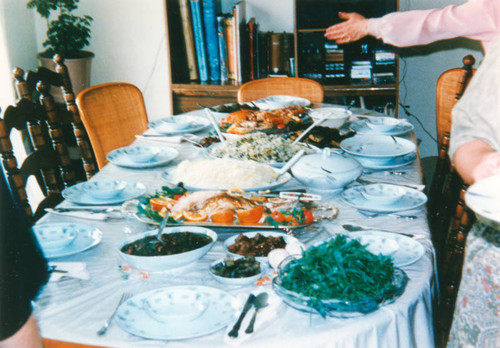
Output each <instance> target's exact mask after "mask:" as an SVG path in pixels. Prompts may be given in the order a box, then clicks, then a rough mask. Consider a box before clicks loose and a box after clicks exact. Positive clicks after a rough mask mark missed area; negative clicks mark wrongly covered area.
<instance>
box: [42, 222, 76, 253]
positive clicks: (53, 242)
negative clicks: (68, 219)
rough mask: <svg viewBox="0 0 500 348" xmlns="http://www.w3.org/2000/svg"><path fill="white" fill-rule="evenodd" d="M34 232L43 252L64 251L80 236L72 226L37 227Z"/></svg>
mask: <svg viewBox="0 0 500 348" xmlns="http://www.w3.org/2000/svg"><path fill="white" fill-rule="evenodd" d="M33 231H34V233H35V236H36V238H37V239H38V243H40V246H41V247H42V249H43V250H56V249H62V248H64V247H66V246H67V245H69V244H70V243H71V242H73V241H74V240H75V238H76V237H77V235H78V233H77V230H76V228H75V227H74V226H73V225H71V224H69V225H65V226H62V225H59V224H41V225H35V226H34V227H33Z"/></svg>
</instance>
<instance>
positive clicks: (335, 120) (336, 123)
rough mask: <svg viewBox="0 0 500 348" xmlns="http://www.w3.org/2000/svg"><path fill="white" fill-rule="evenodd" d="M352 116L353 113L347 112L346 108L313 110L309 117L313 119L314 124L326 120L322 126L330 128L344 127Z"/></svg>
mask: <svg viewBox="0 0 500 348" xmlns="http://www.w3.org/2000/svg"><path fill="white" fill-rule="evenodd" d="M351 115H352V112H351V111H349V110H346V109H345V108H334V107H325V108H319V109H313V110H311V111H310V112H309V116H310V117H311V118H312V119H313V121H314V122H318V121H319V120H321V119H323V118H325V119H326V120H325V121H323V123H322V124H321V125H322V126H324V127H329V128H340V127H342V126H343V125H344V123H346V122H347V120H348V119H349V117H350V116H351Z"/></svg>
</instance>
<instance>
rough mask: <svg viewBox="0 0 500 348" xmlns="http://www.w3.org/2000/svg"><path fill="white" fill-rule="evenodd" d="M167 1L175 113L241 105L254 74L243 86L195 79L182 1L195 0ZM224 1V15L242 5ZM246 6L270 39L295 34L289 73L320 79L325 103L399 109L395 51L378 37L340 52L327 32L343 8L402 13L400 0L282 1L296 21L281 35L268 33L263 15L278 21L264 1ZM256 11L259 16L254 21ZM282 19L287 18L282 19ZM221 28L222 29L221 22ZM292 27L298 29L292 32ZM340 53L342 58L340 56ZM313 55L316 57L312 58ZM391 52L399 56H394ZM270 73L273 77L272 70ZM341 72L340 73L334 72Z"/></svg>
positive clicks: (247, 0) (249, 0)
mask: <svg viewBox="0 0 500 348" xmlns="http://www.w3.org/2000/svg"><path fill="white" fill-rule="evenodd" d="M165 1H166V5H167V6H166V7H167V25H168V32H169V51H170V57H169V58H170V65H171V77H172V81H171V90H172V101H173V109H174V110H173V112H174V114H177V113H182V112H187V111H191V110H195V109H198V108H199V104H201V105H209V106H211V105H217V104H223V103H229V102H235V101H236V95H237V91H238V87H239V86H240V85H241V84H242V83H244V82H246V81H248V80H249V76H250V75H251V74H250V72H248V73H245V72H243V73H242V79H241V82H237V81H235V80H232V79H229V80H226V81H223V82H220V81H210V80H208V81H203V82H200V80H199V76H200V75H199V74H197V73H198V71H195V72H194V74H195V75H196V76H197V79H193V76H191V75H192V74H193V68H194V69H195V70H197V69H196V65H195V66H194V67H193V65H192V63H191V65H190V63H189V61H190V60H189V59H188V57H189V56H188V54H187V53H186V48H185V42H186V40H189V37H188V38H186V35H185V32H183V25H185V23H183V21H182V16H181V10H182V6H181V4H182V2H185V3H187V4H188V5H189V4H190V2H191V1H192V0H165ZM203 1H205V0H199V2H200V4H202V3H203ZM222 1H223V2H224V3H225V4H223V5H222V6H223V7H224V6H225V7H226V8H225V9H224V8H223V9H222V10H223V11H224V12H227V9H228V3H229V9H231V6H232V5H234V4H235V3H236V2H237V1H232V0H222ZM245 3H246V16H247V18H246V19H245V20H246V21H247V23H248V22H249V21H250V20H251V19H252V18H255V23H257V28H258V29H259V30H260V28H263V29H262V31H267V33H268V34H269V35H270V34H271V33H280V32H281V33H283V32H284V31H286V32H289V33H288V35H289V37H290V41H291V50H290V57H291V58H293V61H294V63H295V64H294V65H293V66H288V71H285V72H284V73H287V74H289V75H294V76H300V77H308V78H312V79H316V80H318V81H319V82H320V83H321V84H322V85H323V86H324V88H325V102H330V103H341V104H343V103H346V102H350V100H351V99H357V100H360V99H362V100H363V102H365V106H366V107H368V108H380V109H382V108H383V106H385V105H386V104H387V103H392V104H394V105H397V100H398V97H399V84H398V81H399V67H398V59H397V58H398V57H397V54H395V52H394V51H393V48H391V47H387V46H385V45H383V44H382V43H381V42H380V41H379V40H375V39H373V38H367V39H364V40H362V41H360V42H358V43H353V44H349V45H342V47H340V48H339V47H334V46H332V45H331V43H328V42H325V39H324V37H323V33H324V31H325V29H326V27H327V26H329V25H331V24H333V23H334V22H335V21H336V20H337V21H338V19H337V15H336V13H337V12H338V10H339V9H340V8H338V6H341V7H342V10H344V11H356V12H360V13H362V14H364V15H366V16H367V17H373V16H380V15H383V14H384V13H387V12H391V11H394V10H397V9H398V8H399V1H398V0H359V1H355V2H353V1H348V0H294V1H288V0H287V1H277V2H276V5H275V6H281V7H282V8H283V11H284V12H285V13H286V12H288V13H291V14H292V16H289V17H291V18H290V23H287V26H288V28H285V29H287V30H281V31H280V30H277V29H272V30H268V29H266V25H265V24H266V23H261V22H260V18H261V17H263V18H264V17H265V18H264V19H263V20H266V21H270V22H274V20H273V19H272V18H271V19H270V17H269V15H267V16H260V15H259V13H258V11H254V8H256V7H259V5H260V3H261V0H245ZM255 3H257V5H255ZM285 7H286V8H285ZM288 7H291V8H288ZM255 13H256V16H255V17H254V14H255ZM274 16H276V15H274ZM311 18H314V20H311ZM280 20H281V21H283V20H286V19H283V18H281V19H280ZM286 21H288V20H286ZM292 22H293V23H292ZM272 24H274V23H272ZM215 25H216V26H217V23H216V24H215ZM267 27H269V25H267ZM290 28H292V29H291V30H290ZM219 30H220V28H219ZM192 39H194V38H192ZM248 41H249V42H250V41H251V40H250V39H249V40H248ZM308 49H309V51H308ZM249 51H250V49H249ZM257 51H258V50H257ZM339 51H340V52H341V53H342V54H340V55H339ZM310 52H313V53H314V54H310ZM391 52H393V53H394V55H392V56H391ZM316 53H318V54H316ZM376 54H377V55H378V56H377V57H382V58H381V61H382V63H383V64H380V65H378V64H377V63H378V61H377V60H375V55H376ZM242 56H244V58H246V59H249V58H248V54H247V55H244V54H243V53H242ZM339 57H340V58H343V59H340V58H339ZM387 57H389V58H390V59H392V60H391V61H390V64H387V60H384V59H385V58H387ZM256 59H257V60H258V59H259V58H256ZM286 59H288V58H286ZM270 60H271V58H270V57H269V56H268V57H267V61H268V62H270ZM336 60H337V61H339V60H342V61H343V63H344V64H343V66H342V65H340V67H341V69H337V70H341V74H340V76H341V77H340V78H339V77H338V75H335V74H333V75H332V74H331V71H330V70H331V69H330V68H331V67H332V66H333V67H334V68H338V66H339V65H338V64H337V61H336ZM191 61H192V58H191ZM268 64H269V63H268ZM284 64H286V62H285V63H284ZM335 64H337V65H335ZM368 64H371V65H368ZM388 66H389V68H388ZM387 69H389V70H391V73H390V74H387V73H386V71H385V70H387ZM368 70H370V71H369V73H370V74H371V75H370V78H368V77H367V73H368ZM380 71H381V72H382V74H380V76H382V77H381V78H379V79H378V80H374V77H375V76H376V74H375V73H376V72H380ZM268 72H269V73H272V71H270V67H269V66H268ZM337 72H338V71H334V73H337ZM351 72H352V74H351ZM282 73H283V72H282ZM342 74H343V76H342ZM391 74H392V75H391ZM387 75H389V78H387ZM377 76H378V75H377ZM255 77H257V78H259V77H263V76H262V73H261V74H260V75H259V74H258V73H257V72H256V73H255V74H254V78H255ZM359 97H363V98H359ZM396 110H397V108H396Z"/></svg>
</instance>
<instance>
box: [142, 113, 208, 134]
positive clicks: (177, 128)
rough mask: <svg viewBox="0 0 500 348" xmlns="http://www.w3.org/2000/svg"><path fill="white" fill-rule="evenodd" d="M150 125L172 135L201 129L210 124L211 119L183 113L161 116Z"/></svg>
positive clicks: (160, 131) (156, 129)
mask: <svg viewBox="0 0 500 348" xmlns="http://www.w3.org/2000/svg"><path fill="white" fill-rule="evenodd" d="M148 125H149V128H151V129H154V130H155V131H157V132H158V133H160V134H166V135H172V134H183V133H193V132H198V131H201V130H203V129H205V128H207V127H208V126H210V121H209V120H207V119H206V118H205V117H199V116H191V115H182V116H171V117H164V118H160V119H158V120H155V121H152V122H149V124H148Z"/></svg>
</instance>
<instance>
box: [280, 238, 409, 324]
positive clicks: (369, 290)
mask: <svg viewBox="0 0 500 348" xmlns="http://www.w3.org/2000/svg"><path fill="white" fill-rule="evenodd" d="M407 283H408V277H407V275H406V273H405V272H404V271H403V270H401V269H399V268H395V267H394V266H393V262H392V258H391V256H385V255H381V254H377V255H376V254H373V253H371V252H369V251H368V250H366V247H365V246H364V245H363V244H361V243H360V242H359V241H358V240H356V239H350V238H348V237H346V236H345V235H338V236H336V237H334V238H332V239H330V240H328V241H325V242H323V243H321V244H319V245H315V246H312V247H310V248H309V249H307V250H306V251H304V253H303V255H302V257H300V258H298V257H297V258H296V257H294V256H291V257H288V258H287V259H285V260H283V261H282V263H281V264H280V265H279V268H278V275H277V276H276V277H275V278H273V289H274V291H275V292H276V293H277V294H278V295H279V296H280V297H281V298H282V299H283V301H284V302H285V303H286V304H288V305H289V306H291V307H293V308H295V309H298V310H301V311H304V312H310V313H319V314H320V315H321V316H323V317H326V316H331V317H341V318H350V317H357V316H361V315H364V314H366V313H370V312H373V311H375V310H376V309H378V308H379V307H380V306H383V305H386V304H389V303H391V302H393V301H395V300H396V298H398V297H399V296H400V295H401V294H402V293H403V292H404V290H405V287H406V284H407Z"/></svg>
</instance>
